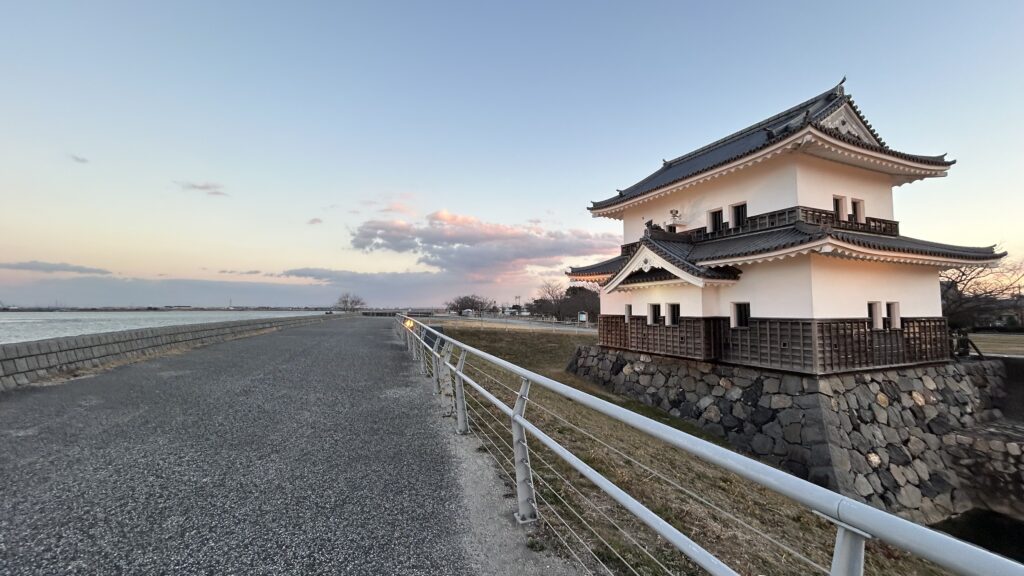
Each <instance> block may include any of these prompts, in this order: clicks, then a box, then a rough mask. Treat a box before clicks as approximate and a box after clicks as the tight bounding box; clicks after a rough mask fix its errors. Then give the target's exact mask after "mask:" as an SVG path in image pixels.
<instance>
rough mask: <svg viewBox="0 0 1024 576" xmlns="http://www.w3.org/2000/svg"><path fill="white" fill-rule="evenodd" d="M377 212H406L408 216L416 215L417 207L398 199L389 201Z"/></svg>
mask: <svg viewBox="0 0 1024 576" xmlns="http://www.w3.org/2000/svg"><path fill="white" fill-rule="evenodd" d="M377 212H380V213H382V214H405V215H407V216H415V215H416V214H417V212H416V209H415V208H413V207H412V206H409V205H408V204H406V203H404V202H398V201H392V202H388V203H387V205H386V206H384V207H383V208H380V209H379V210H377Z"/></svg>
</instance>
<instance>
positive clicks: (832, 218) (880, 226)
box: [679, 206, 900, 242]
mask: <svg viewBox="0 0 1024 576" xmlns="http://www.w3.org/2000/svg"><path fill="white" fill-rule="evenodd" d="M796 222H807V223H810V224H816V225H818V226H829V227H831V228H835V229H837V230H852V231H854V232H868V233H871V234H882V235H884V236H899V235H900V223H899V222H897V221H895V220H886V219H884V218H874V217H871V216H868V217H866V218H864V221H863V222H851V221H849V220H847V219H844V218H837V217H836V214H835V212H833V211H832V210H822V209H820V208H808V207H807V206H793V207H792V208H785V209H783V210H775V211H774V212H765V213H763V214H755V215H754V216H747V219H746V221H744V222H742V223H740V224H739V225H736V223H734V222H733V223H730V224H733V225H732V226H730V227H728V228H723V229H721V230H717V231H709V230H708V229H707V226H702V227H700V228H693V229H691V230H689V231H686V232H681V233H679V234H681V235H688V236H689V240H690V241H691V242H702V241H704V240H715V239H718V238H727V237H729V236H738V235H740V234H749V233H751V232H760V231H762V230H770V229H772V228H779V227H782V226H789V225H791V224H795V223H796Z"/></svg>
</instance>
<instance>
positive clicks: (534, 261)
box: [352, 210, 620, 281]
mask: <svg viewBox="0 0 1024 576" xmlns="http://www.w3.org/2000/svg"><path fill="white" fill-rule="evenodd" d="M619 242H620V238H619V236H617V235H615V234H596V233H592V232H587V231H583V230H568V231H566V230H545V229H543V228H541V227H539V226H527V225H508V224H497V223H491V222H484V221H482V220H480V219H479V218H476V217H473V216H467V215H462V214H454V213H452V212H448V211H447V210H439V211H437V212H433V213H431V214H428V215H427V216H426V221H425V222H424V223H419V224H414V223H410V222H406V221H403V220H369V221H366V222H363V224H361V225H360V226H359V227H358V228H357V229H356V230H355V231H354V232H353V233H352V246H353V247H354V248H357V249H361V250H365V251H374V250H389V251H392V252H412V253H415V254H418V255H419V258H418V261H419V262H420V263H422V264H427V265H430V266H432V267H435V268H437V269H439V270H442V271H446V272H451V273H455V274H456V275H458V276H459V277H461V278H465V279H471V280H477V281H480V280H483V279H489V280H492V281H499V280H507V279H509V278H522V277H524V276H532V275H535V272H536V271H535V270H533V269H537V268H554V267H559V266H562V265H564V264H565V263H566V261H567V260H571V259H576V258H588V259H592V258H589V257H592V256H611V255H614V254H616V253H617V252H618V249H619Z"/></svg>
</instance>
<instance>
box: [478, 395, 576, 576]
mask: <svg viewBox="0 0 1024 576" xmlns="http://www.w3.org/2000/svg"><path fill="white" fill-rule="evenodd" d="M475 412H476V411H475V410H474V413H475ZM475 419H476V418H472V419H470V422H471V423H472V422H474V420H475ZM470 431H471V432H472V433H473V436H475V437H476V439H477V440H478V441H479V442H480V444H481V445H482V446H483V447H484V449H485V450H487V453H488V454H489V455H490V456H491V458H492V459H494V463H495V464H496V465H497V466H498V468H499V469H501V471H502V473H504V475H505V476H506V477H507V478H508V480H509V482H511V483H513V484H515V478H513V476H512V474H511V473H509V471H508V470H507V469H506V468H505V466H504V465H503V464H502V463H501V461H500V460H499V459H498V456H496V455H495V454H494V452H492V451H491V449H490V448H489V447H488V444H490V445H492V446H494V448H495V450H497V448H498V447H497V444H495V443H494V441H493V440H490V437H489V436H488V440H487V441H484V439H483V438H481V437H480V434H478V433H477V431H476V430H475V429H474V426H470ZM501 456H502V458H504V459H505V461H506V462H508V463H509V464H513V463H512V461H511V460H509V458H508V457H507V456H505V455H504V454H501ZM541 501H542V503H543V504H544V505H545V506H547V507H548V508H549V509H550V508H551V505H550V504H548V503H547V501H546V500H543V499H542V500H541ZM552 512H553V511H552ZM554 515H555V516H556V517H558V515H557V514H554ZM545 524H546V525H547V526H548V528H550V529H551V533H552V534H554V535H555V537H556V538H558V540H559V542H561V544H562V546H564V547H565V549H566V550H567V551H568V552H569V554H571V555H572V556H573V558H575V559H576V561H577V562H578V563H579V564H580V566H582V567H583V569H584V570H586V571H587V572H588V573H590V574H593V571H592V570H591V569H590V567H588V566H587V564H586V562H584V561H583V559H582V558H580V556H579V554H577V553H576V550H575V549H574V548H573V547H572V546H570V545H569V543H568V542H567V541H566V539H565V538H564V537H563V536H562V533H561V532H560V531H558V530H557V529H556V528H555V527H554V525H553V524H551V523H550V522H545ZM565 527H566V528H569V526H568V525H565ZM569 529H570V531H571V528H569Z"/></svg>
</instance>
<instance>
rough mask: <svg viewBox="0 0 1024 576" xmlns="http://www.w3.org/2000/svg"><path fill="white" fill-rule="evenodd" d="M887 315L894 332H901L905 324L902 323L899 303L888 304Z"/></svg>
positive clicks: (886, 305) (886, 304)
mask: <svg viewBox="0 0 1024 576" xmlns="http://www.w3.org/2000/svg"><path fill="white" fill-rule="evenodd" d="M885 315H886V316H888V317H889V328H892V329H893V330H899V329H900V328H902V327H903V323H902V322H900V303H899V302H886V303H885Z"/></svg>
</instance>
